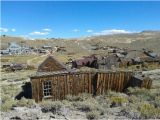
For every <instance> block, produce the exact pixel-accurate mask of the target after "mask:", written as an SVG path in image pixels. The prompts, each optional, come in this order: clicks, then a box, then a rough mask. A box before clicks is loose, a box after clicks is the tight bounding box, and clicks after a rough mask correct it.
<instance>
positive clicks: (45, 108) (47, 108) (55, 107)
mask: <svg viewBox="0 0 160 120" xmlns="http://www.w3.org/2000/svg"><path fill="white" fill-rule="evenodd" d="M40 106H41V110H42V112H44V113H46V112H52V113H56V112H57V111H59V110H60V108H62V106H63V103H62V102H60V101H49V100H48V101H43V102H42V103H41V104H40Z"/></svg>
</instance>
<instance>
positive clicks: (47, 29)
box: [42, 28, 52, 32]
mask: <svg viewBox="0 0 160 120" xmlns="http://www.w3.org/2000/svg"><path fill="white" fill-rule="evenodd" d="M42 30H43V31H48V32H51V31H52V29H50V28H44V29H42Z"/></svg>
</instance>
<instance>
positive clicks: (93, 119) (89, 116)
mask: <svg viewBox="0 0 160 120" xmlns="http://www.w3.org/2000/svg"><path fill="white" fill-rule="evenodd" d="M86 117H87V119H89V120H97V119H98V118H99V113H98V112H97V111H91V112H88V113H87V114H86Z"/></svg>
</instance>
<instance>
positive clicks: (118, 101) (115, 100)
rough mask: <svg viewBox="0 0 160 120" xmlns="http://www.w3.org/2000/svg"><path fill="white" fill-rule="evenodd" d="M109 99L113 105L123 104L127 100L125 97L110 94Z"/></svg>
mask: <svg viewBox="0 0 160 120" xmlns="http://www.w3.org/2000/svg"><path fill="white" fill-rule="evenodd" d="M110 100H111V101H112V102H111V104H112V105H115V106H122V105H123V104H125V103H127V102H128V100H127V99H126V98H124V97H121V96H112V97H111V98H110Z"/></svg>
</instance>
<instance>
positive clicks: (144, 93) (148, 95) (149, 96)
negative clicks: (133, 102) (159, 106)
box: [127, 87, 156, 100]
mask: <svg viewBox="0 0 160 120" xmlns="http://www.w3.org/2000/svg"><path fill="white" fill-rule="evenodd" d="M127 93H128V94H129V95H135V96H136V97H138V98H140V99H141V100H154V97H155V96H156V94H155V93H152V92H151V91H150V90H148V89H145V88H138V87H135V88H131V87H130V88H128V91H127Z"/></svg>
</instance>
